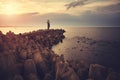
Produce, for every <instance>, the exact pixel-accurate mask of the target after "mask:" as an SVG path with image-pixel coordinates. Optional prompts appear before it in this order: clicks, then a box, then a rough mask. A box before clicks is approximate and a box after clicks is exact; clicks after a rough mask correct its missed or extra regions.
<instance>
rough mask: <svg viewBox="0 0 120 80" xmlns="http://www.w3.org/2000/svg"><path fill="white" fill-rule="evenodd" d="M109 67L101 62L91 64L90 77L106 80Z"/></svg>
mask: <svg viewBox="0 0 120 80" xmlns="http://www.w3.org/2000/svg"><path fill="white" fill-rule="evenodd" d="M106 76H107V68H106V67H104V66H102V65H99V64H91V65H90V68H89V78H91V79H94V80H105V78H106Z"/></svg>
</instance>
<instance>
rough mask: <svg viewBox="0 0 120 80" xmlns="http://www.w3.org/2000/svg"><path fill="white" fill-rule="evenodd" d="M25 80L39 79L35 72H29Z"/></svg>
mask: <svg viewBox="0 0 120 80" xmlns="http://www.w3.org/2000/svg"><path fill="white" fill-rule="evenodd" d="M27 80H39V78H38V76H37V75H36V74H33V73H30V74H29V75H27Z"/></svg>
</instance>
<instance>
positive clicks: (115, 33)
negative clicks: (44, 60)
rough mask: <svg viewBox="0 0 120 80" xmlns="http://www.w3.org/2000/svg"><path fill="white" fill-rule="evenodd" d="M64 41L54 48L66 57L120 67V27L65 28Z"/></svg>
mask: <svg viewBox="0 0 120 80" xmlns="http://www.w3.org/2000/svg"><path fill="white" fill-rule="evenodd" d="M65 30H66V33H65V34H64V35H65V37H66V38H65V39H64V40H63V43H59V44H58V45H56V46H53V50H54V51H55V52H56V53H57V54H59V55H61V54H64V55H65V59H69V60H72V59H75V60H83V61H85V62H86V63H88V64H91V63H98V64H102V65H105V66H107V67H110V68H115V69H118V68H119V67H120V63H119V62H118V61H120V36H119V35H120V28H95V27H94V28H91V27H88V28H65Z"/></svg>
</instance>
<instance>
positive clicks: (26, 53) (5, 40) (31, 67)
mask: <svg viewBox="0 0 120 80" xmlns="http://www.w3.org/2000/svg"><path fill="white" fill-rule="evenodd" d="M64 32H65V31H64V30H62V29H61V30H59V29H58V30H38V31H33V32H30V33H24V34H18V35H16V34H14V33H13V32H11V31H10V32H8V33H7V34H6V35H4V34H2V32H0V80H120V74H118V73H116V72H114V71H112V70H109V69H107V68H106V67H104V66H101V65H98V64H91V65H90V67H88V66H86V64H85V63H84V62H83V61H65V60H64V55H61V56H59V55H57V54H55V53H54V52H53V51H52V50H51V48H52V46H53V45H55V44H57V43H59V42H62V39H64V38H65V37H64V35H63V33H64Z"/></svg>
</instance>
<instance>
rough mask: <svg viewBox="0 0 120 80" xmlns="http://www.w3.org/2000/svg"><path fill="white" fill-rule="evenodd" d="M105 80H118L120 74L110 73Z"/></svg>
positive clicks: (119, 79)
mask: <svg viewBox="0 0 120 80" xmlns="http://www.w3.org/2000/svg"><path fill="white" fill-rule="evenodd" d="M106 80H120V74H118V73H116V72H111V73H109V75H108V76H107V78H106Z"/></svg>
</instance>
